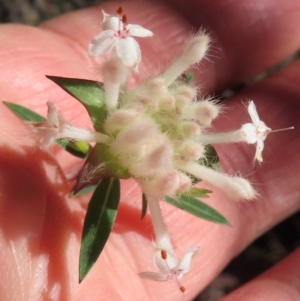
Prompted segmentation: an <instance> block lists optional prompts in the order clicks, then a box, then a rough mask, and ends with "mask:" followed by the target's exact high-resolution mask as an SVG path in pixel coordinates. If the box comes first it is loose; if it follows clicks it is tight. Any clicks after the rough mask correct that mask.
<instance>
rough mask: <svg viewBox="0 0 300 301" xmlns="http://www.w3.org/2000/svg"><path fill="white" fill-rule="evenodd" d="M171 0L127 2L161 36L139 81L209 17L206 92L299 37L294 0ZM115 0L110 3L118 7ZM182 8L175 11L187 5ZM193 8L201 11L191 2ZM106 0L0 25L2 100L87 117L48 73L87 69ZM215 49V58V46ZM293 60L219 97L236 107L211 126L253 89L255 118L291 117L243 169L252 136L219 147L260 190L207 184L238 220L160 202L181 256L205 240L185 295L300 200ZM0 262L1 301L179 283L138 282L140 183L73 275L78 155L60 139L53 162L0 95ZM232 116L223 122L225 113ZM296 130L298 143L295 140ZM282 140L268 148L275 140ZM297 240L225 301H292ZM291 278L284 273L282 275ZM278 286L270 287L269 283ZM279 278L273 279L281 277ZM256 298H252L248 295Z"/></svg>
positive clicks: (156, 295) (143, 244) (130, 291)
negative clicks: (242, 198) (96, 251)
mask: <svg viewBox="0 0 300 301" xmlns="http://www.w3.org/2000/svg"><path fill="white" fill-rule="evenodd" d="M173 3H174V5H177V6H178V7H179V9H178V11H176V9H174V7H173V6H171V5H170V4H168V5H166V4H163V3H151V4H150V3H148V2H142V1H141V2H139V5H138V8H137V5H136V3H134V2H128V3H125V4H124V3H122V5H123V7H124V8H125V10H126V12H127V14H128V17H129V22H130V23H136V24H141V25H143V26H144V27H146V28H149V29H150V30H152V31H153V32H154V33H155V37H153V38H152V40H151V39H147V40H141V41H140V42H141V45H142V50H143V62H142V64H141V66H140V78H145V77H147V76H148V75H153V73H155V72H156V73H159V72H160V71H163V68H164V66H167V65H168V63H170V61H171V60H172V59H173V58H174V57H175V56H176V54H178V53H180V51H181V47H182V43H183V41H184V40H185V39H186V38H187V37H188V36H189V35H190V33H191V28H192V27H193V28H195V29H198V28H199V27H200V26H201V25H203V26H205V28H207V30H208V31H209V32H210V33H211V35H212V37H213V39H214V40H215V42H214V44H213V47H212V50H211V51H210V55H211V56H209V57H208V58H209V59H210V60H212V61H213V62H214V63H213V64H212V63H211V62H207V61H205V62H203V63H201V68H200V74H199V75H198V80H199V83H200V84H201V85H203V93H213V92H215V91H220V90H222V89H224V88H226V87H230V86H232V85H233V84H235V83H239V82H241V81H243V80H245V79H247V78H249V77H251V76H253V75H255V74H257V73H259V72H260V71H262V70H264V69H265V68H266V67H268V66H270V65H273V64H274V63H277V62H278V61H281V60H282V59H283V58H285V57H286V56H287V55H289V54H291V53H293V52H294V51H295V50H297V49H298V48H299V45H300V38H299V37H298V35H297V30H298V26H299V24H298V23H299V22H300V21H299V4H298V1H296V0H294V1H292V0H290V1H285V2H284V3H281V4H278V3H274V2H273V1H263V2H262V1H260V2H259V4H257V3H256V1H247V3H246V2H245V3H241V2H240V1H223V2H222V6H221V5H220V4H218V5H217V4H212V3H211V2H210V3H209V2H208V1H207V3H206V1H194V2H193V3H191V2H190V3H189V6H187V5H186V3H181V2H180V1H177V3H175V1H173ZM118 6H119V3H106V4H105V5H103V7H102V8H103V9H104V10H105V11H107V12H114V11H115V9H116V8H117V7H118ZM179 12H182V13H183V14H182V15H181V14H180V13H179ZM195 12H197V13H195ZM100 18H101V11H100V9H88V10H83V11H78V12H75V13H71V14H67V15H65V16H62V17H59V18H57V19H55V20H51V21H49V22H46V23H44V24H42V25H41V26H40V28H39V29H38V28H31V27H25V26H20V25H2V26H1V27H2V28H1V29H0V36H1V39H2V41H3V43H2V44H1V46H0V47H1V48H0V52H1V57H2V64H1V66H0V68H1V74H2V79H1V81H0V89H1V92H2V94H1V95H2V97H1V98H2V100H4V101H12V102H18V103H21V104H24V105H26V106H27V107H29V108H31V109H33V110H36V111H38V112H40V113H42V114H43V115H44V116H45V111H46V106H45V102H46V101H47V100H49V99H50V100H53V101H54V102H55V103H56V104H57V106H58V108H59V110H60V111H61V112H63V114H64V116H65V118H66V119H67V120H68V121H72V123H75V124H78V125H81V126H90V123H89V121H88V116H87V114H86V113H85V111H84V109H83V108H82V107H81V106H80V104H78V103H76V100H74V99H72V98H71V97H69V96H67V95H66V94H65V93H64V92H63V91H62V90H61V89H59V88H58V87H56V86H54V85H53V83H52V82H50V81H49V80H47V79H46V78H45V77H44V75H45V74H48V75H57V76H66V77H78V78H91V79H93V78H95V77H96V74H95V69H94V68H93V67H92V65H91V63H90V58H88V55H87V50H86V49H87V45H88V44H89V42H90V40H91V39H92V38H93V37H94V35H95V34H96V33H98V31H99V23H100V21H101V20H100ZM215 56H216V57H215ZM297 67H298V68H299V62H297V61H296V62H295V63H294V64H293V65H292V66H289V67H288V68H286V69H285V70H283V71H281V72H279V73H278V74H276V75H273V76H272V77H270V78H268V79H265V80H263V81H262V82H260V83H258V84H255V85H254V86H252V87H249V88H247V89H246V90H244V91H243V92H241V93H239V94H238V95H236V96H235V97H234V98H233V99H231V100H230V101H228V102H227V105H228V106H229V108H231V109H230V110H228V111H227V112H226V116H223V117H220V118H219V119H218V120H217V121H216V122H215V124H214V128H215V129H222V130H227V129H228V130H230V129H235V128H238V127H239V126H240V125H241V123H244V122H245V120H246V119H247V118H248V116H247V113H245V112H244V111H245V108H244V107H243V105H241V100H242V101H244V100H248V99H254V100H255V103H256V105H257V108H258V111H259V113H260V116H261V117H262V119H263V120H264V121H265V122H266V124H267V125H269V126H270V127H272V128H274V129H275V128H281V127H286V126H290V125H294V126H295V127H296V129H295V130H294V131H291V132H286V133H281V134H277V135H276V136H275V134H274V135H270V136H269V137H268V139H267V140H266V147H265V150H264V158H265V162H264V163H263V164H262V165H261V166H257V167H256V168H255V172H253V169H252V167H251V162H252V158H253V152H254V150H253V149H252V147H251V146H248V145H245V146H244V145H242V146H237V145H229V146H219V147H218V148H217V150H218V153H219V154H220V159H221V163H222V167H223V169H224V170H225V171H231V172H235V171H242V172H243V174H244V175H250V176H249V178H250V180H251V181H253V183H254V185H255V186H256V187H257V190H258V192H259V193H260V197H259V199H258V200H257V201H255V202H251V203H240V204H237V203H233V202H231V201H230V200H227V199H226V198H225V197H224V195H223V194H222V193H220V192H218V191H214V193H213V194H212V196H211V198H210V199H208V200H207V202H208V203H209V204H210V205H211V206H213V207H214V208H216V209H217V210H218V211H220V212H222V214H224V215H225V216H226V217H227V218H228V220H229V221H230V223H231V225H232V227H226V226H220V225H216V224H212V223H209V222H206V221H204V220H199V219H196V218H195V217H193V216H190V215H188V214H186V213H184V212H180V211H179V210H176V209H175V208H173V207H170V206H168V205H165V204H163V212H164V215H165V217H166V222H167V225H168V226H169V229H170V232H171V236H172V238H173V239H174V241H175V242H176V247H177V249H178V252H179V254H183V252H184V251H185V250H186V249H187V248H188V247H190V246H191V245H192V244H194V245H199V246H200V247H201V250H200V253H199V254H198V255H197V256H196V257H195V259H194V264H193V267H192V270H191V272H190V273H189V274H188V275H187V276H185V278H184V279H183V281H182V282H183V284H184V285H185V286H186V287H187V291H186V293H185V299H186V300H191V299H192V298H193V297H194V296H195V295H196V294H197V292H199V291H200V290H201V288H203V287H204V286H205V285H207V284H208V283H209V282H210V281H211V280H212V279H213V278H214V277H215V276H216V275H217V274H218V273H219V272H220V270H221V269H222V268H223V267H224V266H225V265H226V264H227V263H228V262H229V261H230V260H231V259H232V258H233V257H234V256H235V255H236V254H237V253H239V252H240V251H241V250H242V249H243V248H244V247H245V246H247V244H249V243H250V242H251V241H252V240H253V239H255V238H256V237H257V236H258V235H260V234H261V233H263V232H264V231H265V230H267V229H268V228H270V227H271V226H272V225H274V224H276V223H277V222H279V221H280V220H282V219H284V218H285V217H286V216H288V215H289V214H291V213H293V212H295V211H296V210H297V209H299V201H298V199H299V192H298V191H297V188H298V182H299V181H298V179H297V176H296V175H297V171H298V169H299V165H300V163H299V162H298V161H299V160H298V161H297V155H298V154H297V145H298V144H299V133H298V131H299V130H298V129H297V125H298V124H299V121H298V116H297V112H298V111H297V108H299V104H298V102H297V98H298V97H299V94H300V91H299V89H298V88H297V83H298V81H299V76H298V74H299V71H298V68H297ZM0 114H1V118H0V120H1V121H0V122H1V130H2V137H1V139H2V140H1V151H0V157H1V161H0V169H1V172H0V174H1V207H0V208H1V209H0V214H1V218H0V225H1V233H0V234H1V235H0V244H1V252H0V254H1V255H0V262H1V266H2V269H1V279H2V281H1V288H0V295H1V297H2V299H3V300H38V299H43V298H44V299H47V298H48V299H50V300H51V296H52V299H53V300H72V301H73V300H89V301H91V300H141V299H143V300H177V299H178V300H180V299H181V296H180V294H181V293H180V292H179V291H178V289H177V287H176V285H175V284H174V283H173V282H172V281H169V282H167V283H155V282H150V281H147V280H141V279H140V278H139V277H138V276H137V272H141V271H144V270H148V269H150V268H152V263H151V256H152V252H153V247H152V245H151V241H150V240H151V238H152V237H153V235H152V230H151V228H150V224H151V223H150V220H149V219H147V218H146V219H145V220H143V221H140V199H141V197H140V191H139V190H138V188H137V185H136V184H134V183H133V182H132V181H124V183H123V186H122V191H123V196H122V200H121V205H120V211H119V215H118V217H117V220H116V225H115V229H114V231H113V232H112V234H111V236H110V238H109V241H108V243H107V245H106V247H105V250H104V252H103V253H102V254H101V256H100V258H99V260H98V261H97V263H96V264H95V266H94V267H93V269H92V270H91V272H90V273H89V274H88V276H87V277H86V278H85V279H84V281H83V282H82V283H81V284H80V285H78V254H79V247H80V236H81V230H82V221H83V217H84V207H85V206H86V202H87V200H88V198H87V197H86V198H83V197H82V198H79V199H78V198H74V199H69V198H68V197H67V196H68V192H69V189H70V185H69V183H68V181H67V179H66V177H65V176H64V173H66V174H67V175H68V176H70V177H71V173H72V170H73V169H74V167H76V166H78V164H79V163H78V160H77V159H74V158H71V157H69V156H68V155H66V154H64V152H63V151H60V150H58V149H55V157H56V158H55V159H57V160H58V162H59V164H60V166H62V168H60V167H59V166H58V165H57V162H56V160H55V159H54V158H53V157H52V156H50V155H49V154H47V153H45V152H41V151H40V150H38V148H37V146H36V144H35V143H34V142H33V139H32V137H31V135H30V133H29V132H28V131H27V130H26V129H25V128H24V125H23V123H21V122H20V121H19V120H18V119H17V118H16V117H15V116H13V114H11V113H9V112H8V111H7V109H6V108H5V107H4V106H3V105H2V108H1V110H0ZM229 120H230V123H229V122H228V121H229ZM297 140H298V141H297ZM275 150H276V151H275ZM299 256H300V254H299V251H298V252H297V251H296V252H295V253H294V254H293V255H291V256H290V257H289V258H287V259H286V260H285V261H284V262H282V263H281V264H279V265H278V266H277V267H275V268H273V269H272V270H271V271H269V272H268V273H266V274H264V275H262V276H261V277H260V278H258V279H257V280H254V281H252V282H251V283H249V284H248V285H247V286H245V287H244V288H241V289H240V290H238V291H237V292H235V293H232V294H231V295H230V296H228V297H226V298H225V300H226V301H227V300H228V301H234V300H241V299H242V300H243V301H244V300H256V301H260V300H263V298H266V296H268V297H267V298H268V300H286V301H288V300H292V297H293V296H295V295H296V296H298V295H299V285H298V283H297V282H296V281H293V279H296V278H297V276H298V277H299V265H300V260H299ZM290 279H291V280H290ZM274 283H276V284H274ZM278 284H279V285H278ZM251 298H252V299H251Z"/></svg>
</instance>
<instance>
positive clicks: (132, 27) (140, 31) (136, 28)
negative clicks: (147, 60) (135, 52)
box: [126, 24, 153, 38]
mask: <svg viewBox="0 0 300 301" xmlns="http://www.w3.org/2000/svg"><path fill="white" fill-rule="evenodd" d="M126 28H127V30H129V35H131V36H134V37H140V38H146V37H152V36H153V32H152V31H150V30H148V29H146V28H144V27H142V26H140V25H136V24H128V25H127V26H126Z"/></svg>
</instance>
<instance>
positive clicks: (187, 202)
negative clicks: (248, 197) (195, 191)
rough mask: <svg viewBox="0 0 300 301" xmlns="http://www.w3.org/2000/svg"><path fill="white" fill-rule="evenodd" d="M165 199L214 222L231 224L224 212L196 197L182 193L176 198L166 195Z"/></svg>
mask: <svg viewBox="0 0 300 301" xmlns="http://www.w3.org/2000/svg"><path fill="white" fill-rule="evenodd" d="M164 201H166V202H167V203H169V204H171V205H173V206H175V207H177V208H179V209H182V210H184V211H186V212H189V213H191V214H193V215H195V216H197V217H200V218H203V219H205V220H208V221H211V222H214V223H219V224H225V225H230V224H229V222H228V221H227V219H226V218H225V217H224V216H223V215H222V214H220V213H219V212H218V211H216V210H215V209H213V208H212V207H210V206H208V205H207V204H205V203H203V202H201V201H200V200H197V199H195V198H192V197H189V196H186V195H181V196H179V197H178V198H176V199H174V198H171V197H166V198H164Z"/></svg>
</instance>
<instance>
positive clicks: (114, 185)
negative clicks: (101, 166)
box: [79, 178, 120, 282]
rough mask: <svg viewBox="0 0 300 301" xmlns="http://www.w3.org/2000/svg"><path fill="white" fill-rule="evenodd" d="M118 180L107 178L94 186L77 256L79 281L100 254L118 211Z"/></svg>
mask: <svg viewBox="0 0 300 301" xmlns="http://www.w3.org/2000/svg"><path fill="white" fill-rule="evenodd" d="M119 201H120V180H119V179H114V178H107V179H104V180H102V181H101V182H100V184H99V185H98V187H97V188H96V190H95V192H94V194H93V196H92V198H91V200H90V203H89V205H88V209H87V213H86V216H85V220H84V226H83V233H82V239H81V249H80V258H79V281H80V282H81V281H82V280H83V279H84V277H85V276H86V275H87V273H88V272H89V270H90V269H91V268H92V266H93V265H94V263H95V262H96V260H97V259H98V257H99V255H100V254H101V252H102V250H103V248H104V246H105V244H106V241H107V239H108V237H109V234H110V232H111V230H112V227H113V225H114V222H115V218H116V215H117V212H118V206H119Z"/></svg>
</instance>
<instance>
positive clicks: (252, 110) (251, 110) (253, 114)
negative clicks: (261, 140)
mask: <svg viewBox="0 0 300 301" xmlns="http://www.w3.org/2000/svg"><path fill="white" fill-rule="evenodd" d="M248 113H249V115H250V117H251V120H252V122H253V124H254V125H255V126H256V127H258V125H259V121H260V119H259V116H258V114H257V111H256V107H255V104H254V102H253V100H251V101H250V102H249V104H248Z"/></svg>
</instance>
